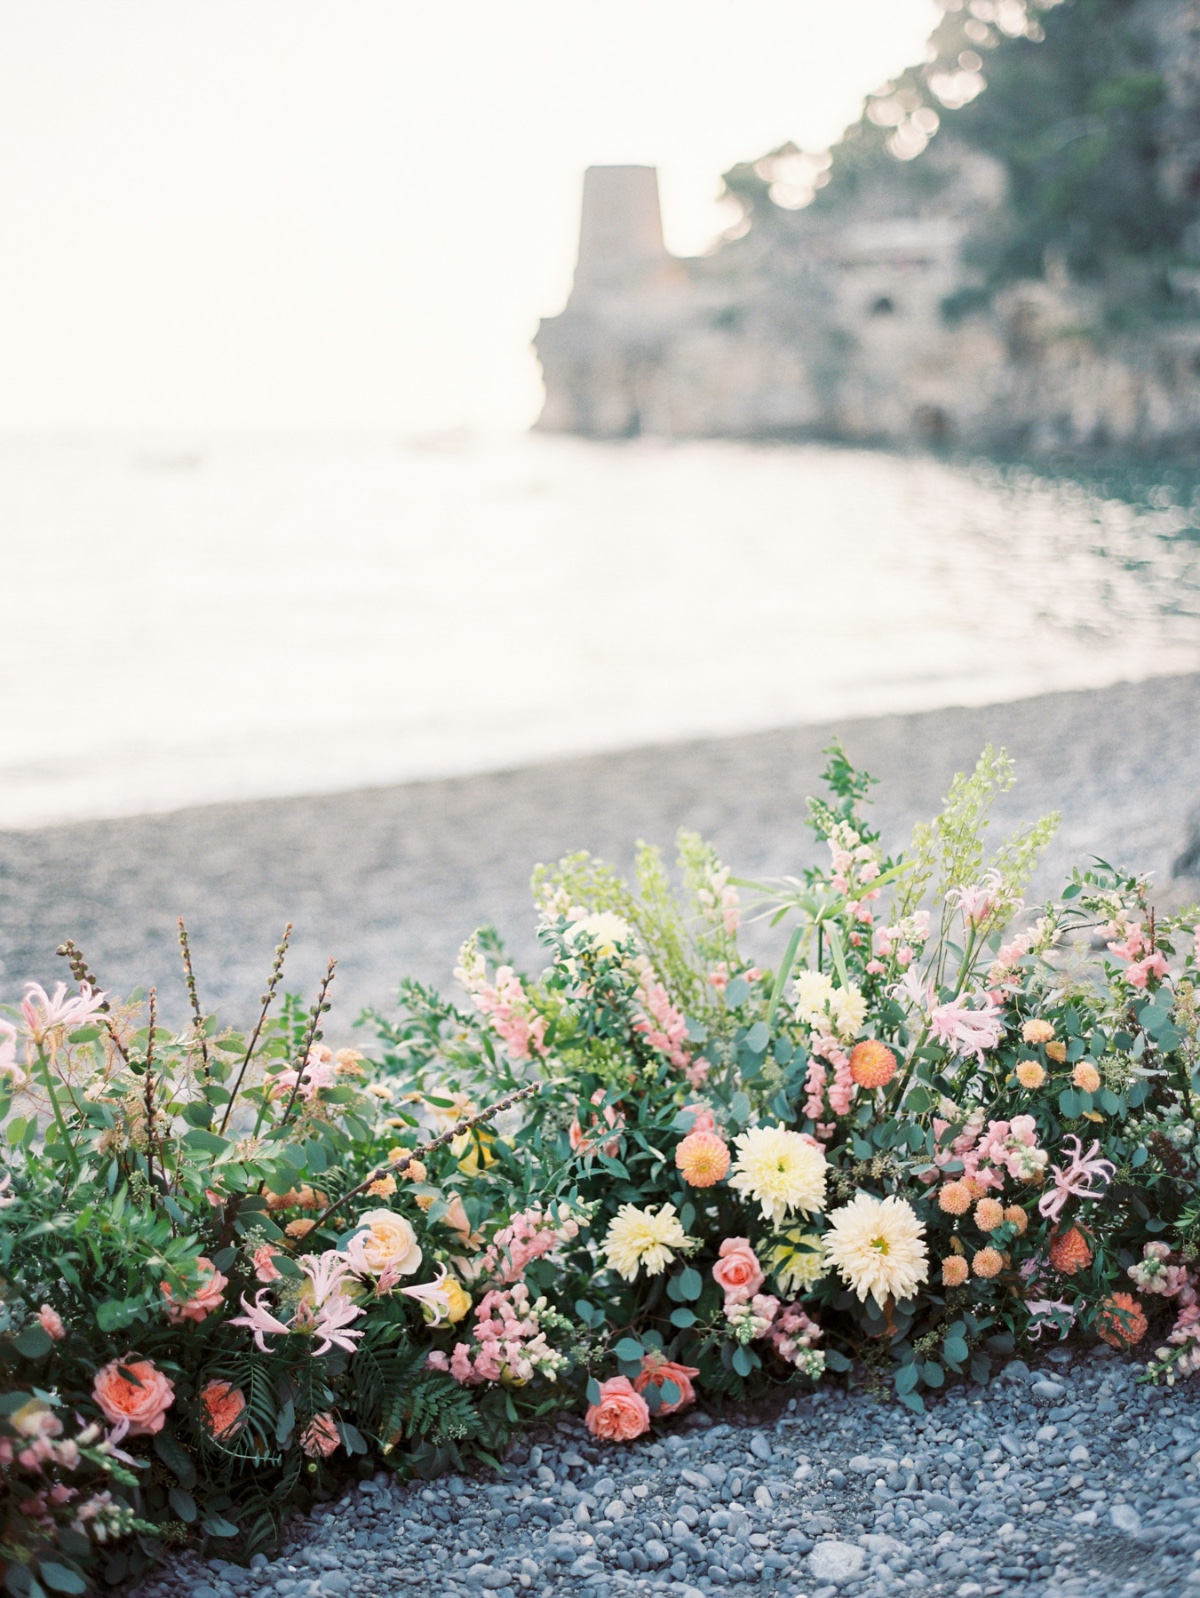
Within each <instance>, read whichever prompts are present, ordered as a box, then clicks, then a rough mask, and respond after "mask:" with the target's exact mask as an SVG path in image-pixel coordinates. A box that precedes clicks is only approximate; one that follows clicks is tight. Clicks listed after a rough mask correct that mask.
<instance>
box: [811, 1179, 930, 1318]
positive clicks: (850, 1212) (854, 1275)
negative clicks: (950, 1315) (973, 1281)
mask: <svg viewBox="0 0 1200 1598" xmlns="http://www.w3.org/2000/svg"><path fill="white" fill-rule="evenodd" d="M825 1256H826V1258H827V1259H828V1261H829V1263H830V1264H831V1265H833V1266H835V1267H836V1268H837V1271H838V1274H839V1275H840V1276H841V1278H842V1280H843V1281H844V1282H845V1283H846V1285H847V1286H848V1287H850V1288H852V1289H853V1290H854V1292H856V1293H857V1294H858V1296H859V1298H860V1299H862V1300H864V1301H865V1300H866V1297H867V1295H868V1293H869V1294H870V1295H871V1296H872V1297H873V1298H874V1300H875V1302H876V1303H877V1304H878V1305H879V1307H880V1308H881V1309H882V1308H883V1306H884V1305H885V1304H886V1303H887V1300H888V1298H889V1297H891V1298H894V1299H897V1300H899V1299H905V1298H911V1297H912V1295H913V1294H914V1293H915V1292H916V1290H917V1288H918V1287H920V1286H921V1284H922V1282H925V1281H927V1280H928V1278H929V1256H928V1253H927V1251H926V1248H925V1223H924V1222H923V1221H920V1220H918V1219H917V1214H916V1211H915V1210H914V1209H913V1207H912V1205H911V1204H908V1203H906V1202H905V1200H904V1199H901V1198H896V1197H894V1196H892V1195H889V1197H887V1198H885V1199H877V1198H874V1197H873V1196H872V1195H871V1194H870V1193H856V1194H855V1195H854V1197H853V1198H852V1199H851V1200H850V1202H849V1204H843V1205H842V1207H841V1209H839V1210H834V1212H833V1214H832V1215H831V1216H830V1217H829V1230H828V1231H827V1232H826V1233H825Z"/></svg>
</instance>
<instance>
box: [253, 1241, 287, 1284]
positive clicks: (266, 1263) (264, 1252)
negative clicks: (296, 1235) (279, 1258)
mask: <svg viewBox="0 0 1200 1598" xmlns="http://www.w3.org/2000/svg"><path fill="white" fill-rule="evenodd" d="M278 1252H279V1251H278V1250H277V1249H274V1248H272V1247H271V1245H270V1243H260V1244H259V1246H258V1247H257V1248H256V1249H255V1250H254V1274H255V1276H257V1277H258V1279H259V1281H260V1282H277V1281H278V1280H279V1278H280V1277H281V1276H282V1275H283V1272H282V1271H279V1270H276V1268H275V1255H276V1254H277V1253H278Z"/></svg>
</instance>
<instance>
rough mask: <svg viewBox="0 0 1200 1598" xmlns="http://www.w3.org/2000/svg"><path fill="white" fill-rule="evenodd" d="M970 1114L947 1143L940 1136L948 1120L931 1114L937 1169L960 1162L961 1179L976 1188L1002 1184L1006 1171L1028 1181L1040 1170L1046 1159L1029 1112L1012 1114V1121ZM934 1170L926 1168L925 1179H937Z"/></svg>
mask: <svg viewBox="0 0 1200 1598" xmlns="http://www.w3.org/2000/svg"><path fill="white" fill-rule="evenodd" d="M982 1120H983V1118H982V1115H979V1117H978V1119H976V1118H975V1117H972V1118H971V1119H970V1120H968V1121H967V1123H966V1125H965V1126H964V1127H963V1129H962V1131H961V1132H960V1133H959V1134H958V1136H957V1137H956V1138H954V1139H953V1141H952V1142H951V1143H950V1145H949V1146H948V1147H946V1146H945V1145H943V1142H942V1139H943V1137H944V1135H945V1133H946V1132H947V1130H948V1129H949V1126H950V1122H949V1121H944V1120H942V1119H941V1118H940V1117H939V1116H934V1118H933V1133H934V1137H935V1139H936V1140H937V1150H936V1152H935V1154H934V1156H933V1159H934V1164H935V1165H936V1166H937V1168H938V1170H944V1169H945V1167H946V1166H947V1165H950V1164H951V1163H953V1162H954V1161H961V1162H962V1179H963V1180H964V1181H969V1182H974V1184H975V1185H976V1187H978V1188H992V1187H995V1188H998V1187H1003V1186H1004V1178H1005V1175H1006V1174H1007V1175H1008V1176H1010V1177H1012V1178H1013V1180H1014V1181H1018V1182H1028V1181H1030V1180H1031V1179H1032V1178H1033V1177H1035V1176H1036V1175H1037V1174H1038V1173H1039V1172H1040V1171H1042V1170H1043V1169H1044V1168H1045V1166H1046V1163H1047V1161H1048V1159H1049V1156H1048V1155H1047V1153H1046V1151H1045V1150H1044V1149H1042V1148H1039V1147H1038V1141H1037V1122H1036V1121H1035V1120H1034V1118H1033V1116H1032V1115H1014V1116H1013V1118H1012V1120H1011V1121H989V1122H988V1124H987V1126H986V1128H985V1127H984V1126H983V1124H982ZM936 1179H937V1172H936V1171H927V1172H926V1173H925V1177H924V1180H926V1181H929V1182H932V1181H936Z"/></svg>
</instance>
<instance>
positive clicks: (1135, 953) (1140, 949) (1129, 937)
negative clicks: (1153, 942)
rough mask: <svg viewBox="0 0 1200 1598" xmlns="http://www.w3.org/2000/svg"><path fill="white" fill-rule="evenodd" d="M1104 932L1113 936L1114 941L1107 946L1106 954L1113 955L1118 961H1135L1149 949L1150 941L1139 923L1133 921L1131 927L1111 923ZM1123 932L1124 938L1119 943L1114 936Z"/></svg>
mask: <svg viewBox="0 0 1200 1598" xmlns="http://www.w3.org/2000/svg"><path fill="white" fill-rule="evenodd" d="M1105 931H1106V932H1110V933H1112V934H1113V935H1114V941H1113V942H1111V943H1110V944H1109V945H1108V952H1109V953H1110V954H1115V955H1116V957H1117V959H1118V960H1137V959H1139V958H1140V957H1141V956H1142V955H1143V954H1145V953H1146V952H1147V951H1148V950H1149V948H1150V941H1149V939H1148V938H1147V937H1146V929H1145V927H1144V926H1143V925H1142V923H1141V922H1140V921H1135V922H1134V923H1133V925H1132V926H1125V927H1122V926H1121V925H1120V923H1119V922H1112V923H1110V925H1109V926H1108V927H1106V928H1105ZM1119 932H1124V934H1125V936H1124V938H1123V939H1120V940H1119V941H1118V940H1117V939H1116V934H1117V933H1119Z"/></svg>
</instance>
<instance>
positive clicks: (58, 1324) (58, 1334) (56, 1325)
mask: <svg viewBox="0 0 1200 1598" xmlns="http://www.w3.org/2000/svg"><path fill="white" fill-rule="evenodd" d="M37 1318H38V1320H39V1321H40V1322H41V1323H42V1330H43V1331H44V1332H46V1333H48V1334H49V1335H50V1336H51V1337H52V1338H53V1339H54V1341H55V1342H56V1343H61V1342H62V1340H63V1338H64V1337H65V1336H66V1335H67V1328H66V1327H65V1326H64V1325H63V1322H62V1316H61V1315H60V1314H59V1313H58V1311H57V1310H56V1309H51V1308H50V1306H49V1304H43V1305H42V1307H41V1309H40V1310H38V1312H37Z"/></svg>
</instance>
